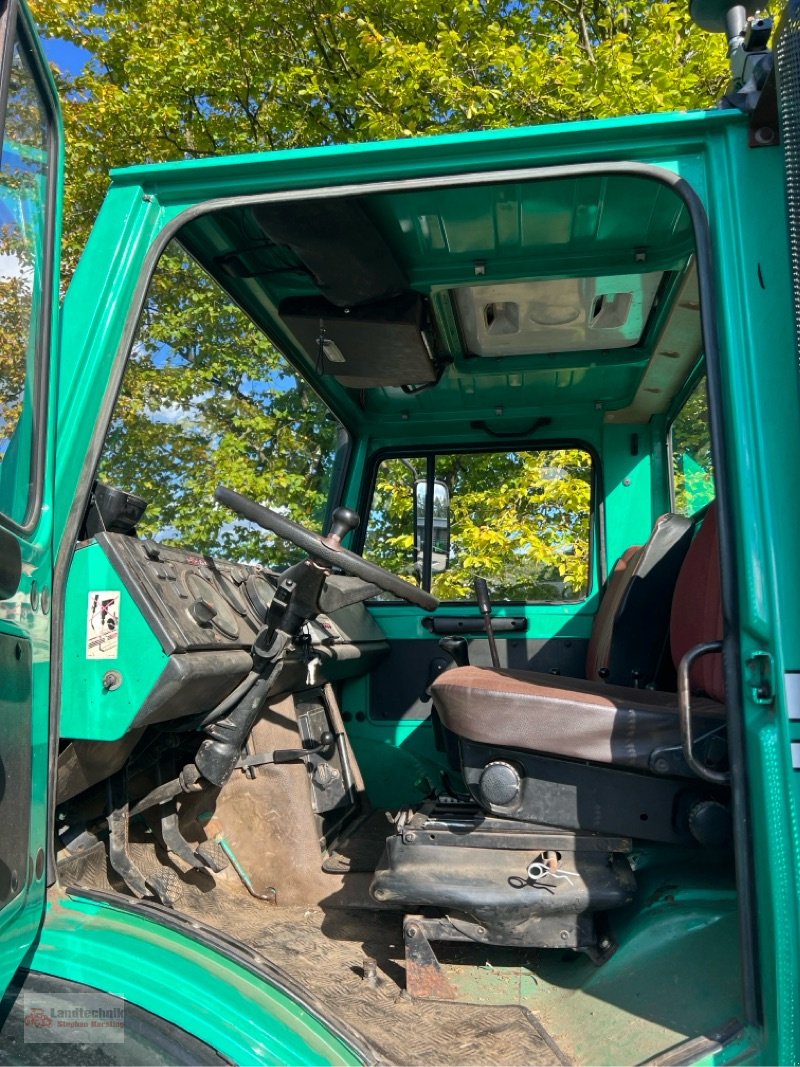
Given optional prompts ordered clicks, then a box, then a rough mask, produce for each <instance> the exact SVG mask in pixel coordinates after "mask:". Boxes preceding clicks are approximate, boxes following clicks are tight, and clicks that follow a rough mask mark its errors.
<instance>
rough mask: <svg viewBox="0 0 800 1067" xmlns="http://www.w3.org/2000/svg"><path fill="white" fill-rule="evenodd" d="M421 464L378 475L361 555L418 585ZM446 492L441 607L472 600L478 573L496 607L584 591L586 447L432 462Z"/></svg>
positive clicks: (398, 464) (392, 463)
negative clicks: (416, 510)
mask: <svg viewBox="0 0 800 1067" xmlns="http://www.w3.org/2000/svg"><path fill="white" fill-rule="evenodd" d="M424 468H425V463H424V460H422V461H421V460H420V459H419V457H416V458H410V459H388V460H385V461H384V462H383V463H382V464H381V465H380V467H379V469H378V478H377V485H376V495H375V498H374V500H373V507H372V511H371V512H370V515H369V525H368V528H367V539H366V543H365V546H364V555H365V556H367V558H368V559H372V560H374V561H375V562H376V563H380V564H381V565H382V566H384V567H387V568H388V569H389V570H391V571H393V572H394V573H396V574H400V575H402V576H403V577H405V578H407V579H409V580H413V579H414V577H415V552H414V532H413V526H412V522H413V497H414V494H413V489H414V479H415V475H416V473H419V474H422V473H424ZM436 477H437V478H438V479H440V480H441V481H443V482H445V484H446V485H447V487H448V489H449V492H450V502H451V503H450V511H451V546H450V560H449V566H448V569H447V570H446V571H444V572H443V573H442V574H437V575H434V578H433V583H432V586H433V591H434V592H435V593H436V595H437V596H438V597H440V598H441V599H443V600H460V599H465V598H467V599H468V598H470V597H471V595H472V581H473V579H474V577H475V576H476V575H482V576H484V577H486V578H488V579H489V582H490V585H491V588H492V593H493V595H494V596H495V598H496V599H499V600H561V599H572V598H578V597H581V596H584V595H585V593H586V591H587V588H588V568H589V514H590V502H591V481H592V469H591V458H590V457H589V455H588V453H586V452H583V451H581V450H580V449H547V450H544V451H538V452H460V453H453V454H451V455H438V456H437V457H436Z"/></svg>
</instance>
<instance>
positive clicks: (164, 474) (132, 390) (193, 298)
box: [99, 244, 338, 564]
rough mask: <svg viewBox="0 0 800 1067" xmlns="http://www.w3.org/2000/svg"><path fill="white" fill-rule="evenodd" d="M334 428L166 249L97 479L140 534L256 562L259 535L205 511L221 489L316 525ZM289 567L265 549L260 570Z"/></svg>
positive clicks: (219, 298) (219, 299) (303, 388)
mask: <svg viewBox="0 0 800 1067" xmlns="http://www.w3.org/2000/svg"><path fill="white" fill-rule="evenodd" d="M337 443H338V424H337V423H336V421H335V420H332V419H330V418H329V417H328V414H327V411H326V409H325V407H324V406H323V405H322V403H321V402H320V401H319V399H318V398H317V397H316V396H315V394H314V393H312V392H311V390H310V389H309V388H308V386H307V385H306V384H305V382H303V380H302V379H299V378H297V377H296V376H295V375H294V374H293V373H292V371H291V368H289V366H288V364H287V363H286V360H285V359H284V358H283V357H282V356H281V355H280V353H279V352H277V351H276V349H275V348H274V347H273V346H272V344H270V342H269V341H268V340H267V339H266V338H265V337H264V335H263V334H262V333H260V331H259V330H257V329H256V327H255V326H254V325H253V323H252V322H251V321H250V320H249V319H248V318H247V316H246V315H244V314H243V313H242V312H241V311H240V310H239V309H238V308H237V307H236V306H235V305H234V304H233V303H232V302H231V300H230V298H229V297H227V296H226V295H225V294H224V293H223V292H222V291H221V290H220V289H219V288H218V286H217V285H216V284H215V283H214V282H212V281H211V279H210V278H209V277H208V275H206V274H205V273H204V272H203V271H202V270H201V269H200V268H199V267H198V266H197V265H196V264H195V263H194V262H193V261H192V260H190V259H189V258H188V257H187V256H186V255H185V253H183V252H182V250H181V249H180V248H179V247H178V246H177V245H174V244H173V245H170V247H169V248H168V249H167V252H166V253H165V255H164V256H162V258H161V261H160V263H159V266H158V269H157V271H156V273H155V275H154V277H153V281H152V284H151V287H150V291H149V293H148V300H147V304H146V306H145V309H144V312H143V315H142V320H141V322H140V324H139V329H138V332H137V336H136V340H135V342H134V347H133V352H132V355H131V359H130V362H129V364H128V368H127V370H126V373H125V380H124V382H123V386H122V391H121V393H120V397H119V400H118V402H117V407H116V409H115V412H114V419H113V422H112V424H111V428H110V431H109V434H108V438H107V440H106V446H105V450H104V455H103V460H102V463H101V467H100V471H99V477H100V478H101V479H103V480H106V481H108V482H110V483H111V484H112V485H118V486H121V487H124V488H126V489H130V490H133V491H135V492H137V493H138V494H139V495H141V496H142V497H144V498H145V500H147V501H148V509H147V512H146V514H145V518H144V520H143V522H142V523H141V524H140V527H139V529H140V532H141V533H142V534H143V535H147V536H156V535H157V536H158V537H161V538H168V539H169V540H173V541H177V542H179V543H180V544H183V545H191V546H193V547H194V548H196V549H198V550H200V551H202V552H208V553H211V554H215V553H221V554H222V555H225V556H228V557H232V558H238V559H242V560H244V559H250V560H259V559H261V558H263V557H264V548H265V541H264V537H265V535H264V534H263V532H262V531H260V530H258V529H256V528H253V527H252V526H251V525H250V524H249V523H246V522H243V521H238V522H236V521H233V519H234V517H233V516H232V515H231V513H230V512H228V511H226V510H225V509H222V508H220V507H217V506H215V505H214V504H213V499H212V497H213V492H214V489H215V487H216V486H217V485H226V486H228V487H229V488H231V489H235V490H236V491H237V492H240V493H244V494H245V495H246V496H250V497H252V498H254V499H256V500H258V501H261V502H263V503H265V504H267V505H270V506H278V507H280V508H284V509H287V510H288V511H289V513H290V514H291V515H292V517H293V518H295V519H296V520H297V521H299V522H305V523H308V524H309V525H311V526H317V527H319V526H320V525H321V524H322V520H323V516H324V511H325V504H326V502H327V496H328V488H329V485H330V477H331V473H332V465H333V460H334V456H335V451H336V447H337ZM290 558H291V553H290V551H289V550H288V549H287V548H286V546H285V545H284V544H282V543H277V544H272V545H271V547H270V551H269V561H270V563H272V564H278V563H284V562H287V561H288V560H289V559H290Z"/></svg>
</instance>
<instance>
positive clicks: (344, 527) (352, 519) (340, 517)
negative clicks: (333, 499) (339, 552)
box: [322, 508, 361, 551]
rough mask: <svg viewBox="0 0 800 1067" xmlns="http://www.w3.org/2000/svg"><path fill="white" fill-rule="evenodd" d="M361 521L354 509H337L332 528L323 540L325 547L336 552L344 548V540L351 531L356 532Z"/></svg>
mask: <svg viewBox="0 0 800 1067" xmlns="http://www.w3.org/2000/svg"><path fill="white" fill-rule="evenodd" d="M360 522H361V519H360V518H359V517H358V514H357V512H355V511H353V510H352V508H337V509H336V511H334V513H333V521H332V522H331V528H330V530H328V533H327V534H326V535H325V537H323V538H322V543H323V545H327V546H328V548H332V549H333V550H334V551H336V549H338V548H341V547H342V539H343V538H345V537H347V535H348V534H349V533H350V531H351V530H355V529H356V527H357V526H358V524H359V523H360Z"/></svg>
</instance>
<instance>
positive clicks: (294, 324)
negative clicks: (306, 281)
mask: <svg viewBox="0 0 800 1067" xmlns="http://www.w3.org/2000/svg"><path fill="white" fill-rule="evenodd" d="M280 316H281V319H282V320H283V322H284V323H285V324H286V325H287V327H288V328H289V329H290V330H291V331H292V333H293V334H294V336H295V337H296V338H297V340H298V341H299V342H300V344H301V345H302V347H303V348H304V349H305V351H306V352H307V353H308V356H309V358H310V359H312V360H313V362H314V366H315V367H316V368H317V370H318V371H319V372H321V373H323V374H330V375H332V376H333V377H335V378H336V379H337V381H339V382H341V383H342V385H346V386H350V387H351V388H353V389H369V388H376V387H381V386H403V385H428V384H430V383H432V382H435V381H436V379H437V373H436V368H435V366H434V363H433V360H432V358H431V350H430V346H429V343H428V339H427V337H426V336H425V332H424V328H423V327H424V323H425V302H424V300H423V298H422V297H421V296H420V294H419V293H405V294H404V295H403V296H401V297H396V298H395V299H393V300H384V301H381V302H380V303H377V304H370V305H369V306H367V307H354V308H340V307H335V306H334V305H333V304H331V303H329V302H328V301H327V300H324V299H322V298H318V297H310V298H309V297H290V298H289V299H288V300H284V301H283V303H282V304H281V306H280Z"/></svg>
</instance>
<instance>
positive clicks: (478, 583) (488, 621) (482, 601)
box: [475, 578, 500, 668]
mask: <svg viewBox="0 0 800 1067" xmlns="http://www.w3.org/2000/svg"><path fill="white" fill-rule="evenodd" d="M475 599H476V600H477V601H478V607H479V608H480V612H481V615H483V625H484V626H485V627H486V636H487V637H488V639H489V652H490V653H491V657H492V666H493V667H495V668H499V667H500V657H499V656H498V654H497V642H496V641H495V639H494V630H493V629H492V602H491V600H490V599H489V586H488V585H487V584H486V579H485V578H476V579H475Z"/></svg>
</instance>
